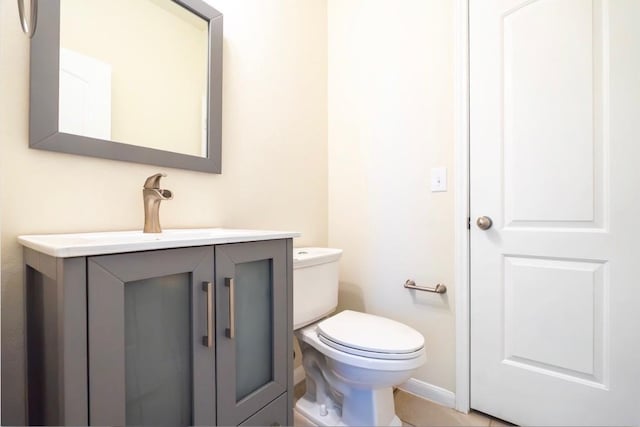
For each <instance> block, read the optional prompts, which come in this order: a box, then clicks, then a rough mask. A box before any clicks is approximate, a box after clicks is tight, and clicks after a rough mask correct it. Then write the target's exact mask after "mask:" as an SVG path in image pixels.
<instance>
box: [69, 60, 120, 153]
mask: <svg viewBox="0 0 640 427" xmlns="http://www.w3.org/2000/svg"><path fill="white" fill-rule="evenodd" d="M58 108H59V109H60V113H59V120H58V128H59V129H60V132H63V133H70V134H74V135H82V136H89V137H91V138H97V139H103V140H106V141H109V140H111V65H109V64H107V63H105V62H102V61H100V60H98V59H96V58H92V57H90V56H86V55H83V54H80V53H78V52H75V51H73V50H70V49H65V48H60V102H59V106H58Z"/></svg>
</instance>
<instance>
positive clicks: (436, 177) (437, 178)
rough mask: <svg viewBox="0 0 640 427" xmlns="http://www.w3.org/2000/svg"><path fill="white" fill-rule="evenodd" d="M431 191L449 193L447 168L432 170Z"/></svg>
mask: <svg viewBox="0 0 640 427" xmlns="http://www.w3.org/2000/svg"><path fill="white" fill-rule="evenodd" d="M431 191H432V192H434V193H437V192H440V191H447V168H433V169H431Z"/></svg>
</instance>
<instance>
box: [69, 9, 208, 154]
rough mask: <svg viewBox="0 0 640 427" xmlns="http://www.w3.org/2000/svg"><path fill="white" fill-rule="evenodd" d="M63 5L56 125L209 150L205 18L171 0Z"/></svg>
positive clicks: (110, 137) (171, 147)
mask: <svg viewBox="0 0 640 427" xmlns="http://www.w3.org/2000/svg"><path fill="white" fill-rule="evenodd" d="M60 6H61V9H60V81H59V85H60V86H59V88H60V96H59V117H58V120H59V123H58V125H59V130H60V132H62V133H68V134H74V135H81V136H87V137H91V138H96V139H100V140H106V141H115V142H121V143H126V144H132V145H137V146H142V147H149V148H154V149H159V150H164V151H170V152H174V153H181V154H188V155H192V156H199V157H207V148H206V147H207V134H208V133H207V117H208V116H207V108H208V105H209V104H208V100H207V90H208V87H207V76H208V60H209V54H208V52H209V33H208V22H207V21H206V20H204V19H202V18H200V17H199V16H198V15H196V14H194V13H192V12H191V11H189V10H187V9H185V8H184V7H182V6H181V5H179V4H177V3H175V2H173V1H171V0H135V1H131V0H92V1H87V0H61V2H60ZM105 143H108V142H105Z"/></svg>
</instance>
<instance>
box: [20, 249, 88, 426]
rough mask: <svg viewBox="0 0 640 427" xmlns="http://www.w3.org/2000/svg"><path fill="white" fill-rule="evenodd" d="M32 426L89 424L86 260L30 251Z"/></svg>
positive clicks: (28, 316) (28, 308)
mask: <svg viewBox="0 0 640 427" xmlns="http://www.w3.org/2000/svg"><path fill="white" fill-rule="evenodd" d="M24 260H25V281H26V283H25V289H26V319H27V355H26V357H27V404H28V407H27V416H28V421H27V422H28V423H29V424H30V425H87V424H88V422H89V419H88V404H87V387H88V382H87V310H86V305H87V301H86V260H85V258H84V257H81V258H67V259H60V258H53V257H50V256H48V255H44V254H42V253H39V252H37V251H34V250H31V249H25V251H24Z"/></svg>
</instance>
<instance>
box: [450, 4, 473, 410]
mask: <svg viewBox="0 0 640 427" xmlns="http://www.w3.org/2000/svg"><path fill="white" fill-rule="evenodd" d="M453 18H454V32H455V46H454V128H455V129H454V152H455V181H454V182H455V186H454V191H455V208H454V223H455V226H454V239H455V242H454V256H455V260H454V281H455V295H456V302H455V310H456V402H455V409H456V410H458V411H460V412H464V413H467V412H469V410H470V409H471V406H470V404H471V402H470V400H471V384H470V380H471V378H470V374H471V348H470V338H471V335H470V327H471V323H470V298H469V297H470V287H469V285H470V275H469V272H470V262H471V257H470V247H469V246H470V245H469V243H470V242H469V240H470V232H469V227H470V225H469V224H470V200H469V196H470V177H469V157H470V156H469V141H470V139H469V130H470V128H469V81H470V80H469V0H455V4H454V14H453Z"/></svg>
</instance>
